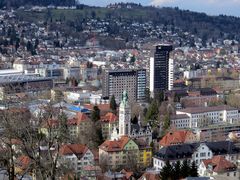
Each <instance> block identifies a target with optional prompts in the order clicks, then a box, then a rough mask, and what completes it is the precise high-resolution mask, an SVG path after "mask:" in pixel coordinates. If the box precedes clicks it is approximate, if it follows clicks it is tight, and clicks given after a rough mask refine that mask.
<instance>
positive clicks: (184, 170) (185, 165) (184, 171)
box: [180, 159, 190, 178]
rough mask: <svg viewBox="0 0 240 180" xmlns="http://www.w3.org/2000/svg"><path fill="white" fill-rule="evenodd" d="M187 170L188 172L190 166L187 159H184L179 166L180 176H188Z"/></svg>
mask: <svg viewBox="0 0 240 180" xmlns="http://www.w3.org/2000/svg"><path fill="white" fill-rule="evenodd" d="M189 172H190V166H189V163H188V160H187V159H185V160H184V161H183V163H182V166H181V173H180V177H181V178H185V177H188V176H189Z"/></svg>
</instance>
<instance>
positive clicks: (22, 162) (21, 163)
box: [17, 155, 31, 169]
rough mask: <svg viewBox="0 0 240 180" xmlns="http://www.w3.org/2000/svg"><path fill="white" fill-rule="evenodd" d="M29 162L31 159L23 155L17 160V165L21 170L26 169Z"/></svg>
mask: <svg viewBox="0 0 240 180" xmlns="http://www.w3.org/2000/svg"><path fill="white" fill-rule="evenodd" d="M30 162H31V159H30V158H29V157H28V156H24V155H22V156H20V157H19V158H18V159H17V164H18V166H20V167H21V168H22V169H26V168H27V167H28V166H29V164H30Z"/></svg>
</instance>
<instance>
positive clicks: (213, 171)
mask: <svg viewBox="0 0 240 180" xmlns="http://www.w3.org/2000/svg"><path fill="white" fill-rule="evenodd" d="M198 173H199V175H200V176H207V177H212V178H216V179H218V178H222V179H223V178H225V179H232V180H238V179H239V175H240V174H239V171H238V170H237V166H236V165H235V164H234V163H232V162H231V161H229V160H227V159H225V157H224V156H219V155H218V156H213V157H212V158H211V159H206V160H203V161H202V162H201V164H200V166H199V168H198Z"/></svg>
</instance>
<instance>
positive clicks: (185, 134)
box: [159, 130, 199, 148]
mask: <svg viewBox="0 0 240 180" xmlns="http://www.w3.org/2000/svg"><path fill="white" fill-rule="evenodd" d="M198 141H199V139H198V137H197V135H196V134H195V133H193V132H192V131H189V130H175V131H174V130H173V131H170V132H168V133H167V134H166V135H165V136H163V138H162V139H161V140H160V141H159V146H160V148H162V147H166V146H172V145H178V144H185V143H194V142H198Z"/></svg>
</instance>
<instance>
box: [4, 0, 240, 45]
mask: <svg viewBox="0 0 240 180" xmlns="http://www.w3.org/2000/svg"><path fill="white" fill-rule="evenodd" d="M0 1H1V2H5V3H6V2H11V3H12V4H14V3H18V4H21V3H22V2H26V4H43V5H47V4H55V5H72V4H75V0H0ZM129 4H130V6H131V7H130V8H131V9H129V7H128V5H129ZM21 5H23V3H22V4H21ZM77 7H78V9H76V10H72V11H65V10H61V12H59V10H51V18H52V19H53V20H58V19H61V17H60V16H62V17H64V21H65V25H69V24H73V25H74V27H81V26H82V25H83V24H84V22H86V20H87V19H93V18H94V19H100V20H101V19H104V20H108V21H109V22H110V25H112V26H113V25H115V26H117V25H116V23H115V22H116V20H119V21H120V22H125V23H128V24H131V23H134V22H139V23H144V22H149V21H151V22H152V23H153V24H154V26H159V25H160V26H161V25H163V26H164V27H166V28H167V29H169V28H170V29H172V30H176V27H177V28H180V29H182V30H183V31H187V32H190V33H192V34H195V35H197V36H199V37H200V38H202V39H205V40H206V39H209V38H212V39H213V41H216V39H218V38H228V39H236V40H240V18H238V17H233V16H225V15H219V16H209V15H207V14H205V13H197V12H192V11H188V10H180V9H179V8H166V7H163V8H157V7H150V6H148V7H145V6H141V5H139V4H133V3H128V4H123V3H120V4H117V6H116V5H112V6H108V7H89V6H81V5H78V6H77ZM44 13H45V15H44ZM47 13H49V12H47V11H45V12H42V14H39V13H36V14H35V17H37V19H36V20H44V19H41V17H46V14H47ZM19 16H20V17H21V18H22V19H23V20H26V19H27V20H29V18H31V17H34V16H32V15H29V14H24V13H22V14H21V13H19ZM51 18H48V19H51ZM116 28H118V29H119V28H120V30H121V27H116ZM79 29H81V28H79ZM110 29H114V28H113V27H110ZM117 32H118V31H116V34H117Z"/></svg>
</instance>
